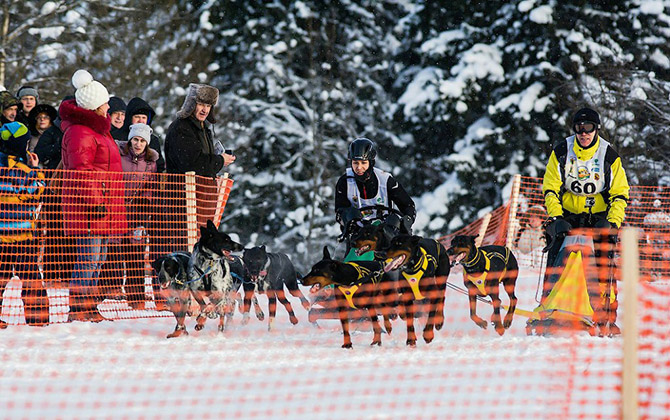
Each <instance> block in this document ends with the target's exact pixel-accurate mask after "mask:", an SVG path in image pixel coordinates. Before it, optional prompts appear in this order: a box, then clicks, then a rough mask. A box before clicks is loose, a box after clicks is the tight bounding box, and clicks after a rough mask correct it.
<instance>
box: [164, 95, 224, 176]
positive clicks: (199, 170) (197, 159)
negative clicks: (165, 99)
mask: <svg viewBox="0 0 670 420" xmlns="http://www.w3.org/2000/svg"><path fill="white" fill-rule="evenodd" d="M218 98H219V90H218V89H216V88H215V87H212V86H208V85H200V84H195V83H191V84H190V85H189V87H188V94H187V96H186V99H185V100H184V105H182V107H181V109H180V110H179V112H177V119H175V120H174V121H173V122H172V124H170V127H169V128H168V131H167V135H166V136H165V158H166V163H167V171H168V173H173V174H184V173H186V172H189V171H194V172H195V174H196V175H201V176H207V177H215V176H216V174H217V173H218V172H219V171H220V170H221V168H223V167H224V166H225V165H230V164H231V163H233V162H234V161H235V156H233V155H231V154H226V153H224V151H223V150H216V149H215V147H214V141H213V138H212V130H211V128H210V123H214V122H216V121H215V119H214V116H213V115H212V113H211V110H212V107H213V106H215V105H216V103H217V101H218Z"/></svg>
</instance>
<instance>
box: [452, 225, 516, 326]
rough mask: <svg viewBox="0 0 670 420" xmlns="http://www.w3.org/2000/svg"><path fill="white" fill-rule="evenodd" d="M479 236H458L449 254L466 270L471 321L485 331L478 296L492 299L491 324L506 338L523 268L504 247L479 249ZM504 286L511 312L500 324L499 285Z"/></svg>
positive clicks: (508, 312)
mask: <svg viewBox="0 0 670 420" xmlns="http://www.w3.org/2000/svg"><path fill="white" fill-rule="evenodd" d="M476 238H477V235H475V236H471V235H458V236H455V237H454V238H453V239H452V240H451V246H450V247H449V250H448V251H447V252H448V253H449V255H450V256H452V255H453V256H455V259H454V260H455V263H460V264H461V265H462V266H463V282H464V283H465V287H467V288H468V299H469V300H470V318H471V319H472V320H473V321H474V322H475V324H477V325H479V326H480V327H481V328H486V324H487V322H486V321H485V320H483V319H482V318H480V317H478V316H477V296H490V297H491V303H492V304H493V316H492V317H491V321H492V322H493V326H494V327H495V330H496V332H497V333H498V334H500V335H503V334H504V333H505V330H506V329H507V328H509V327H510V326H511V325H512V319H513V317H514V310H515V309H516V302H517V298H516V295H515V294H514V288H515V286H516V278H517V276H518V274H519V265H518V264H517V261H516V257H514V254H512V251H510V250H509V248H507V247H504V246H500V245H487V246H483V247H480V248H477V246H476V245H475V239H476ZM500 283H502V284H503V287H504V288H505V292H507V295H508V296H509V309H508V311H507V314H506V315H505V320H504V321H503V322H501V321H500V297H499V289H500V287H499V285H500Z"/></svg>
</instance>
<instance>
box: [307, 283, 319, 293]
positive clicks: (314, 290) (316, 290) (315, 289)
mask: <svg viewBox="0 0 670 420" xmlns="http://www.w3.org/2000/svg"><path fill="white" fill-rule="evenodd" d="M319 290H321V285H320V284H319V283H315V284H314V285H313V286H312V287H310V288H309V292H310V293H319Z"/></svg>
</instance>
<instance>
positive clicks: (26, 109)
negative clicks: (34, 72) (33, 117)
mask: <svg viewBox="0 0 670 420" xmlns="http://www.w3.org/2000/svg"><path fill="white" fill-rule="evenodd" d="M16 97H17V98H18V99H19V101H20V102H21V105H20V109H19V111H18V113H17V115H16V121H18V122H20V123H23V124H25V125H26V127H28V128H30V118H29V117H30V111H32V110H33V108H35V106H36V105H37V104H38V103H39V100H40V95H39V93H37V89H35V88H34V87H32V86H21V88H20V89H19V91H18V92H16ZM52 121H53V120H52Z"/></svg>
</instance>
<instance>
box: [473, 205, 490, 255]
mask: <svg viewBox="0 0 670 420" xmlns="http://www.w3.org/2000/svg"><path fill="white" fill-rule="evenodd" d="M490 222H491V213H486V216H484V218H483V219H482V225H481V226H480V227H479V232H478V233H477V239H475V245H477V248H479V247H480V246H482V242H483V241H484V235H486V230H487V229H488V228H489V223H490Z"/></svg>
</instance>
